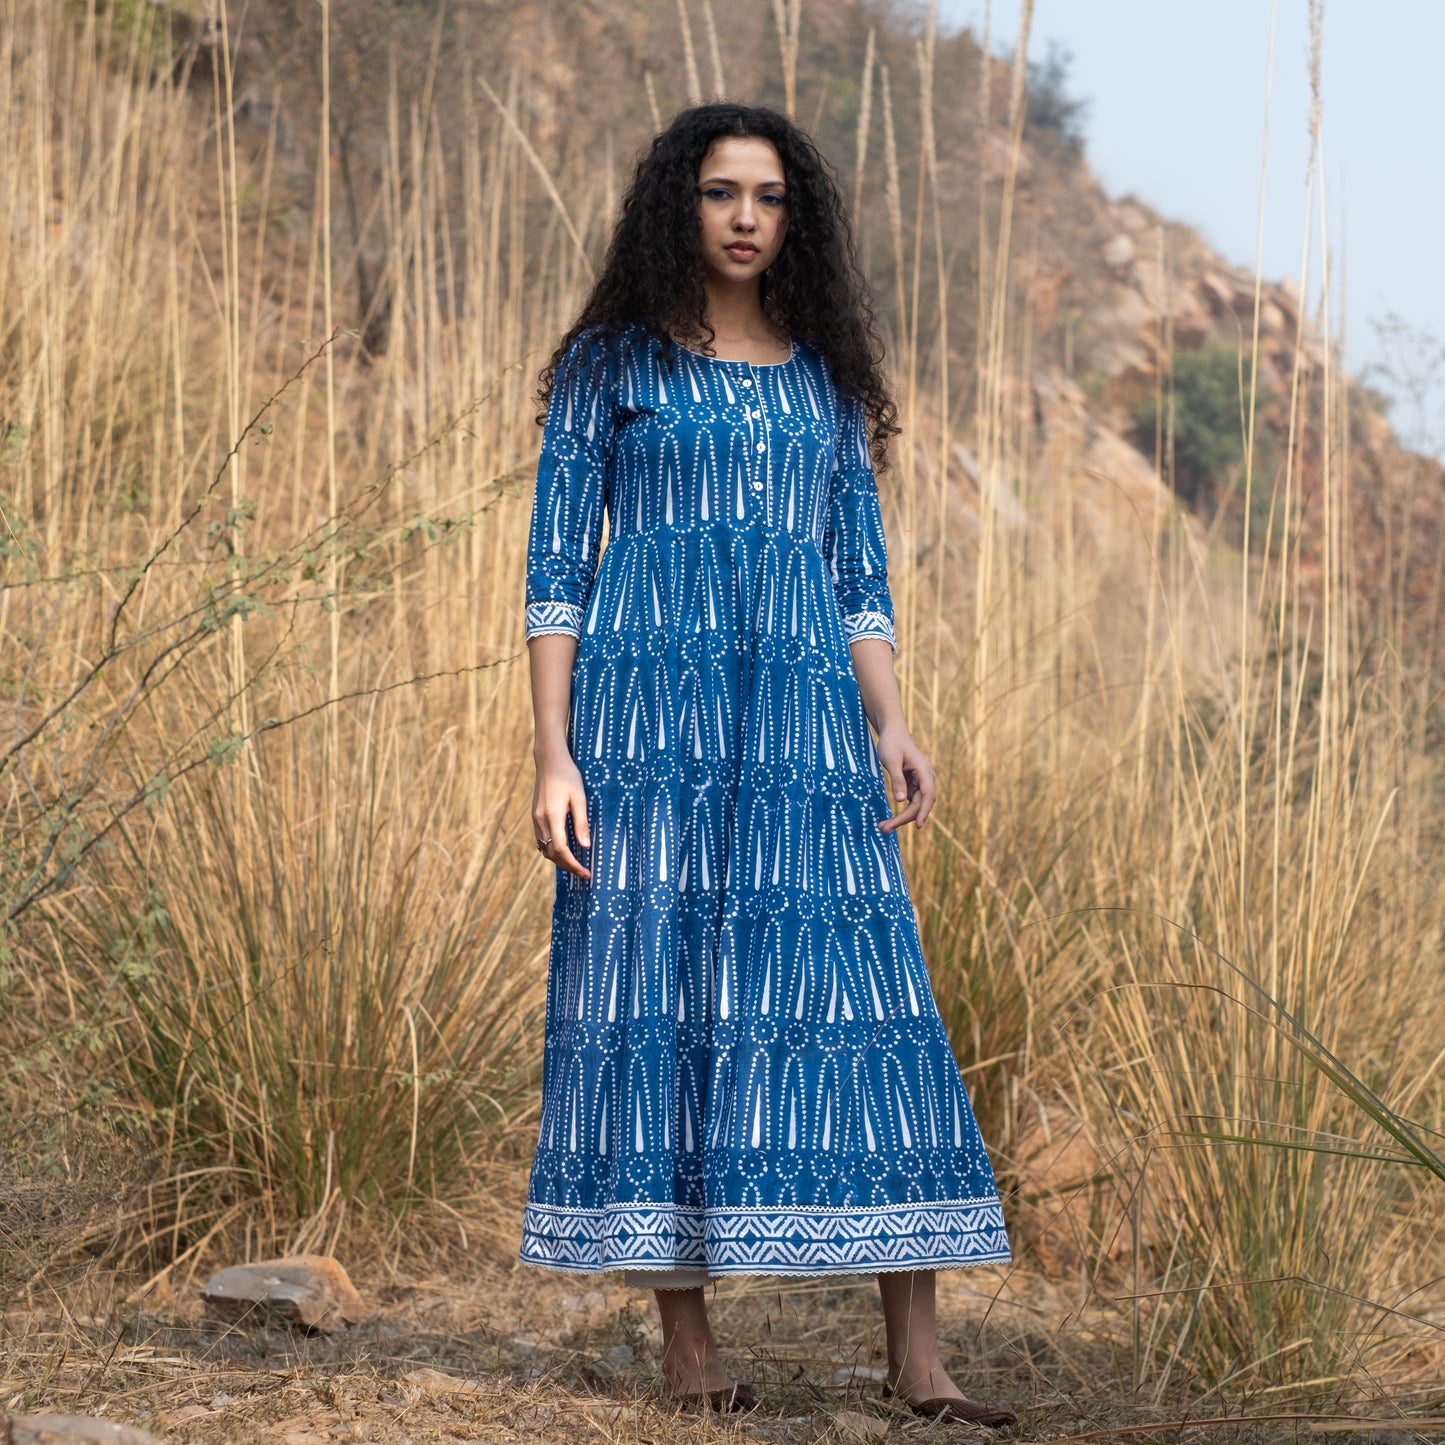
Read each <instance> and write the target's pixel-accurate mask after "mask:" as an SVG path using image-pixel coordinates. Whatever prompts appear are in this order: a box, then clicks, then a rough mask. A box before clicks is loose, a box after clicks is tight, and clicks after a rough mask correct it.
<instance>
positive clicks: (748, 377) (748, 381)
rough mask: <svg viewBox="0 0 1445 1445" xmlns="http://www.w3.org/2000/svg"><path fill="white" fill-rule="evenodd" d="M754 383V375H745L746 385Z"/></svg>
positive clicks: (744, 382) (744, 381) (744, 383)
mask: <svg viewBox="0 0 1445 1445" xmlns="http://www.w3.org/2000/svg"><path fill="white" fill-rule="evenodd" d="M752 384H753V379H752V377H750V376H745V377H743V385H744V386H751V385H752Z"/></svg>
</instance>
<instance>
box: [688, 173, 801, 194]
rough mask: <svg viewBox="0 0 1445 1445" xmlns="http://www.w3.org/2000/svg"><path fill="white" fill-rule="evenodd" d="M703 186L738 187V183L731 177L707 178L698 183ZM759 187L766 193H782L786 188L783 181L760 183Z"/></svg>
mask: <svg viewBox="0 0 1445 1445" xmlns="http://www.w3.org/2000/svg"><path fill="white" fill-rule="evenodd" d="M698 184H699V185H702V186H734V187H735V186H736V185H737V182H736V181H735V180H733V179H732V177H731V176H705V177H704V178H703V179H702V180H701V181H699V182H698ZM758 184H759V186H760V187H761V188H762V189H763V190H765V191H781V190H785V189H786V187H785V186H784V185H783V183H782V181H759V182H758Z"/></svg>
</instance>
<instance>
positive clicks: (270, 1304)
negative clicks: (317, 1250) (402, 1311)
mask: <svg viewBox="0 0 1445 1445" xmlns="http://www.w3.org/2000/svg"><path fill="white" fill-rule="evenodd" d="M201 1300H202V1302H203V1303H204V1305H205V1307H206V1309H207V1310H208V1311H210V1313H211V1314H213V1315H215V1316H217V1317H218V1318H220V1319H223V1320H229V1321H231V1322H232V1323H245V1324H257V1325H260V1324H270V1323H274V1322H277V1321H279V1322H281V1323H283V1324H287V1325H302V1326H304V1327H305V1328H307V1329H312V1330H320V1331H321V1332H322V1333H324V1334H330V1333H331V1332H332V1331H333V1330H336V1329H340V1328H341V1327H342V1326H344V1325H354V1324H356V1323H358V1322H359V1321H360V1320H363V1319H365V1318H366V1313H367V1311H366V1305H365V1303H364V1302H363V1300H362V1298H361V1296H360V1295H359V1294H358V1293H357V1292H356V1288H355V1286H354V1285H353V1284H352V1283H351V1279H350V1277H349V1276H348V1275H347V1273H346V1271H345V1270H344V1269H343V1268H342V1267H341V1265H340V1264H339V1263H338V1262H337V1261H336V1260H334V1259H332V1258H331V1257H330V1256H329V1255H324V1254H295V1255H290V1256H288V1257H287V1258H285V1259H268V1260H262V1261H261V1262H260V1263H257V1264H236V1265H232V1266H230V1268H228V1269H223V1270H221V1271H220V1273H219V1274H214V1275H212V1276H211V1278H210V1279H208V1280H207V1281H206V1284H205V1286H204V1288H203V1289H202V1290H201Z"/></svg>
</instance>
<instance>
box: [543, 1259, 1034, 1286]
mask: <svg viewBox="0 0 1445 1445" xmlns="http://www.w3.org/2000/svg"><path fill="white" fill-rule="evenodd" d="M517 1258H518V1260H519V1261H520V1262H521V1263H522V1264H531V1265H535V1266H536V1267H537V1268H538V1269H550V1270H552V1271H553V1272H554V1273H556V1274H580V1275H586V1276H587V1277H589V1278H591V1277H592V1276H594V1275H599V1274H622V1273H623V1272H624V1271H626V1270H642V1269H649V1268H653V1269H658V1270H664V1269H670V1268H673V1266H662V1265H639V1264H562V1263H561V1262H559V1261H558V1260H555V1259H537V1258H536V1257H535V1256H533V1255H530V1254H520V1253H519V1254H518V1256H517ZM1012 1262H1013V1255H1012V1254H1011V1253H1009V1252H1007V1251H1005V1252H1004V1253H1002V1254H997V1255H988V1256H983V1255H980V1256H979V1257H978V1258H976V1259H941V1260H933V1261H930V1262H928V1263H926V1264H870V1265H868V1266H867V1268H865V1269H858V1268H857V1267H856V1266H855V1267H853V1268H849V1269H844V1268H842V1267H838V1268H834V1269H788V1270H782V1269H766V1268H759V1269H750V1268H749V1269H744V1268H741V1267H739V1266H727V1265H725V1266H723V1267H722V1268H715V1267H714V1266H712V1265H708V1266H706V1268H707V1271H708V1283H709V1284H711V1283H712V1282H713V1280H718V1279H753V1278H756V1279H840V1280H844V1279H872V1278H873V1276H874V1275H876V1274H917V1273H920V1272H921V1271H924V1270H930V1271H939V1270H945V1269H982V1268H983V1267H985V1266H987V1265H994V1264H1011V1263H1012ZM685 1267H686V1268H696V1269H701V1268H703V1266H702V1265H690V1266H685ZM649 1288H653V1286H649ZM675 1288H677V1289H689V1288H691V1286H689V1285H677V1286H675Z"/></svg>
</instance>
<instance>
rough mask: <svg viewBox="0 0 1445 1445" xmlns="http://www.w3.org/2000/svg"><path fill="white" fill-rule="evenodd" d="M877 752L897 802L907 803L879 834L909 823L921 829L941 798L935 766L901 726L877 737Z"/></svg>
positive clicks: (887, 730)
mask: <svg viewBox="0 0 1445 1445" xmlns="http://www.w3.org/2000/svg"><path fill="white" fill-rule="evenodd" d="M877 752H878V761H879V762H880V763H882V764H883V768H884V770H885V771H886V772H887V774H888V781H889V785H890V790H891V792H892V794H893V798H894V801H895V802H898V803H902V802H904V801H905V800H907V804H908V806H907V807H906V808H904V809H903V811H902V812H901V813H895V814H894V815H893V816H892V817H891V818H885V819H884V820H883V822H881V823H879V824H878V830H879V832H882V833H887V832H890V831H891V830H892V829H894V828H897V827H898V826H899V825H900V824H903V823H908V822H912V823H913V824H914V825H915V826H916V827H919V828H921V827H922V826H923V823H924V820H925V819H926V818H927V817H928V814H929V812H930V810H931V809H932V807H933V801H934V799H935V798H936V797H937V796H938V785H937V784H936V783H935V781H934V777H933V764H932V763H930V762H929V761H928V759H927V758H926V757H924V756H923V753H922V752H921V751H920V750H919V747H918V744H917V743H915V742H914V741H913V735H912V734H911V733H910V732H909V731H908V729H907V728H906V727H904V726H903V725H902V724H898V725H895V726H893V727H886V728H884V729H883V731H882V732H880V733H879V734H878V742H877Z"/></svg>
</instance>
